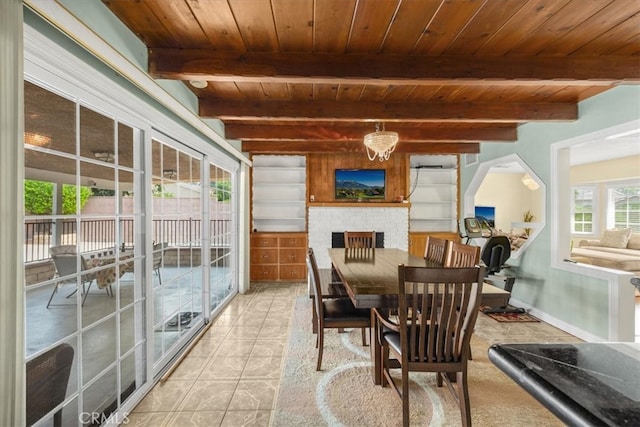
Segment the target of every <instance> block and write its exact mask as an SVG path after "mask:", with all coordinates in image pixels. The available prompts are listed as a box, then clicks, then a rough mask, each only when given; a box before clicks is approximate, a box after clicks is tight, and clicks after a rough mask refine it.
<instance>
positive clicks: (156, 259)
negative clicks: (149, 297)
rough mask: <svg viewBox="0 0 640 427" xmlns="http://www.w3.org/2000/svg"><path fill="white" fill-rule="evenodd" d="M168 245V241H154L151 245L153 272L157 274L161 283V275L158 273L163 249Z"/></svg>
mask: <svg viewBox="0 0 640 427" xmlns="http://www.w3.org/2000/svg"><path fill="white" fill-rule="evenodd" d="M167 246H169V244H168V243H166V242H165V243H156V244H154V245H153V273H154V274H155V275H157V276H158V280H159V281H160V284H161V285H162V276H161V275H160V267H162V260H163V258H164V251H165V249H166V248H167Z"/></svg>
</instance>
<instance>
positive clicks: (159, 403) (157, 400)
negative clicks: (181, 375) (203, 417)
mask: <svg viewBox="0 0 640 427" xmlns="http://www.w3.org/2000/svg"><path fill="white" fill-rule="evenodd" d="M194 382H195V381H194V380H174V379H171V378H169V379H168V380H167V381H164V382H162V383H158V384H156V386H155V387H153V390H151V391H150V392H149V394H147V395H146V396H145V398H144V399H142V401H141V402H140V403H139V404H138V406H136V408H135V412H170V411H174V410H175V409H176V408H177V407H178V405H179V404H180V403H181V402H182V400H183V399H184V397H185V396H186V395H187V393H188V392H189V390H190V389H191V387H192V386H193V384H194Z"/></svg>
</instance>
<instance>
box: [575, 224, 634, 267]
mask: <svg viewBox="0 0 640 427" xmlns="http://www.w3.org/2000/svg"><path fill="white" fill-rule="evenodd" d="M571 258H572V259H573V260H575V261H577V262H583V263H586V264H591V265H597V266H599V267H607V268H613V269H616V270H624V271H629V272H632V273H634V274H637V275H640V233H637V232H631V229H623V230H606V231H605V232H604V233H603V235H602V237H601V238H600V240H581V241H580V242H578V247H577V248H573V250H572V251H571Z"/></svg>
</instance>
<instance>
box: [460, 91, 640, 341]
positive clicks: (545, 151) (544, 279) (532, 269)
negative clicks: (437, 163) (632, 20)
mask: <svg viewBox="0 0 640 427" xmlns="http://www.w3.org/2000/svg"><path fill="white" fill-rule="evenodd" d="M638 118H640V86H619V87H617V88H615V89H612V90H609V91H607V92H605V93H603V94H601V95H598V96H595V97H592V98H590V99H588V100H586V101H583V102H581V103H580V104H579V119H578V120H577V121H575V122H571V123H552V124H549V123H529V124H526V125H522V126H521V127H520V128H519V129H518V141H517V142H516V143H515V144H504V143H499V144H489V143H486V144H482V145H481V150H480V151H481V152H480V155H479V163H478V164H476V165H473V166H470V167H463V168H462V169H461V173H460V180H461V181H460V182H461V194H463V195H464V194H465V192H466V190H467V188H468V187H469V183H470V181H471V179H472V178H473V176H474V174H475V172H476V169H477V167H478V165H479V164H480V163H482V162H484V161H488V160H492V159H496V158H500V157H503V156H506V155H509V154H511V153H514V152H515V153H516V154H518V155H519V156H520V157H521V158H522V160H523V161H524V162H525V163H527V165H529V167H530V168H531V169H533V170H534V171H535V173H536V174H537V175H538V176H539V177H540V178H541V179H542V180H543V181H544V183H545V184H546V185H547V195H546V217H547V226H546V227H545V228H544V229H543V230H542V232H541V234H540V235H539V236H538V238H537V239H536V240H534V241H533V242H532V243H531V244H530V246H529V247H528V249H527V250H526V252H525V253H523V254H522V256H521V257H520V259H519V260H518V261H517V263H515V264H516V266H517V277H518V279H517V280H516V284H515V286H514V290H513V296H514V298H516V299H518V300H520V301H523V302H524V303H526V304H530V305H531V306H534V307H536V308H537V309H539V310H541V311H543V312H545V313H547V314H549V315H550V316H553V317H555V318H556V319H559V320H561V321H563V322H565V323H568V324H570V325H573V326H575V327H577V328H579V329H581V330H584V331H587V332H589V333H591V334H593V335H596V336H599V337H607V336H608V326H609V325H608V287H607V283H606V282H605V281H603V280H601V279H595V278H591V277H586V276H583V275H579V274H574V273H569V272H566V271H561V270H557V269H552V268H551V259H550V257H551V249H550V248H551V227H550V221H552V220H553V218H552V215H551V212H550V208H551V201H550V193H551V192H550V191H549V189H550V188H551V186H552V185H553V183H552V182H550V181H551V179H550V175H551V145H552V144H554V143H556V142H560V141H564V140H567V139H569V138H575V137H578V136H580V135H584V134H587V133H590V132H594V131H597V130H600V129H603V128H608V127H611V126H615V125H619V124H623V123H626V122H629V121H631V120H637V119H638Z"/></svg>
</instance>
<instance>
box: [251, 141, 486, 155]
mask: <svg viewBox="0 0 640 427" xmlns="http://www.w3.org/2000/svg"><path fill="white" fill-rule="evenodd" d="M242 151H246V152H251V153H270V154H294V153H360V152H362V153H364V152H365V147H364V144H363V143H362V142H355V141H327V140H323V141H246V142H242ZM395 152H396V153H411V154H465V153H479V152H480V144H479V143H464V142H418V143H416V142H399V143H398V145H397V146H396V149H395Z"/></svg>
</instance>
